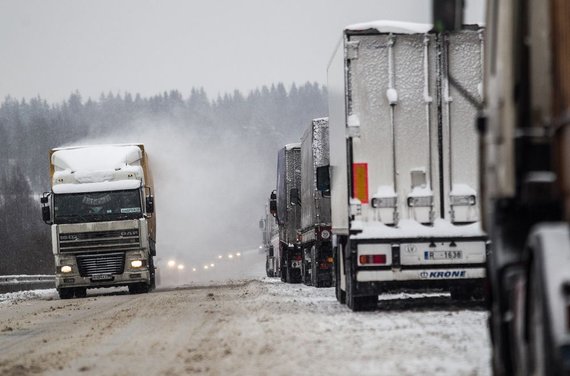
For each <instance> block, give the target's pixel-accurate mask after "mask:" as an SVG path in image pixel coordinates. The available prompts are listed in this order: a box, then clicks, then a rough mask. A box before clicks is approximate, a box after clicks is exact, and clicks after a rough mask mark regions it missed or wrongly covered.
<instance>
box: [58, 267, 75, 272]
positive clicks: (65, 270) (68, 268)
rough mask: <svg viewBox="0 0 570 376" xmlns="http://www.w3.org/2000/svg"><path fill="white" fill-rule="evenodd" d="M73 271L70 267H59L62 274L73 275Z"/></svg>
mask: <svg viewBox="0 0 570 376" xmlns="http://www.w3.org/2000/svg"><path fill="white" fill-rule="evenodd" d="M71 270H72V269H71V266H69V265H63V266H60V267H59V271H60V273H71Z"/></svg>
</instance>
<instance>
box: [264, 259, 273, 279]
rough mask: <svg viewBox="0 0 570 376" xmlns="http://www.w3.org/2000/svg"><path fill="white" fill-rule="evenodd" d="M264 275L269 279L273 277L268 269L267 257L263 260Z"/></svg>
mask: <svg viewBox="0 0 570 376" xmlns="http://www.w3.org/2000/svg"><path fill="white" fill-rule="evenodd" d="M265 274H267V276H268V277H269V278H271V277H273V273H272V272H271V270H270V269H269V257H266V258H265Z"/></svg>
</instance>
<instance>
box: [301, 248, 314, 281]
mask: <svg viewBox="0 0 570 376" xmlns="http://www.w3.org/2000/svg"><path fill="white" fill-rule="evenodd" d="M302 255H303V261H302V262H301V276H302V278H301V280H302V282H303V283H304V284H305V285H307V286H312V285H313V284H312V283H311V282H312V281H311V279H312V276H311V273H310V272H309V270H310V268H311V263H310V262H309V260H308V258H309V257H308V255H307V250H306V249H303V250H302Z"/></svg>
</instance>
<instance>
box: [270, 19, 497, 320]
mask: <svg viewBox="0 0 570 376" xmlns="http://www.w3.org/2000/svg"><path fill="white" fill-rule="evenodd" d="M483 46H484V31H483V28H481V27H479V26H478V25H470V26H465V27H464V28H462V30H460V31H456V32H451V33H436V32H434V31H433V28H432V26H431V25H426V24H413V23H402V22H393V21H378V22H371V23H363V24H357V25H352V26H349V27H347V28H345V30H344V31H343V34H342V38H341V41H340V43H339V44H338V46H337V49H336V50H335V52H334V54H333V58H332V59H331V62H330V64H329V67H328V93H329V116H328V118H323V119H315V120H312V121H311V122H310V124H309V127H308V129H307V130H306V132H305V134H304V135H303V137H302V138H301V141H302V142H301V145H299V144H290V145H287V146H285V147H284V148H283V149H281V150H280V151H279V154H278V163H277V183H276V187H277V189H276V190H275V191H274V192H272V195H271V197H270V201H269V207H270V213H272V214H273V215H274V216H275V218H276V221H277V225H278V226H277V231H276V232H275V234H276V235H277V233H278V236H276V238H278V242H275V243H273V248H272V249H273V252H272V253H271V254H270V253H268V254H267V257H268V263H267V264H268V265H273V269H272V270H271V271H270V272H268V275H274V276H280V277H281V279H282V280H283V281H284V282H290V283H294V282H304V283H305V284H307V285H312V286H316V287H325V286H332V285H334V286H335V289H336V296H337V299H338V301H339V302H340V303H346V304H347V305H348V306H349V307H350V308H351V309H352V310H355V311H357V310H363V309H370V308H374V307H375V306H376V305H377V301H378V296H379V294H381V293H383V292H386V291H393V290H398V289H435V288H437V289H445V290H448V291H450V292H451V296H452V298H454V299H471V298H482V296H483V283H484V280H485V263H486V258H487V253H488V250H489V249H488V247H489V243H488V241H487V237H486V234H485V233H484V232H483V230H482V229H481V223H480V198H481V195H480V194H479V148H478V140H477V133H476V130H475V127H474V126H473V121H472V119H474V118H475V117H476V115H477V109H476V108H475V107H474V106H473V105H472V104H471V103H469V101H468V100H466V99H465V98H464V97H463V96H462V95H460V93H459V92H457V91H456V89H455V88H454V87H452V86H451V85H450V84H449V77H450V76H453V77H454V79H455V80H457V81H459V82H460V83H461V85H462V87H463V88H464V90H466V91H467V92H469V93H470V94H471V95H472V96H474V97H477V98H481V96H482V93H481V90H482V85H483ZM268 249H269V247H268ZM270 260H271V261H270Z"/></svg>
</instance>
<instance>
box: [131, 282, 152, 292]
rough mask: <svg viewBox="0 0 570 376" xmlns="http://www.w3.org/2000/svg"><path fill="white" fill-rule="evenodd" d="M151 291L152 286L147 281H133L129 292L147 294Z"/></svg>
mask: <svg viewBox="0 0 570 376" xmlns="http://www.w3.org/2000/svg"><path fill="white" fill-rule="evenodd" d="M149 291H150V286H149V285H147V284H146V283H144V282H142V283H133V284H130V285H129V294H146V293H148V292H149Z"/></svg>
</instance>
